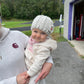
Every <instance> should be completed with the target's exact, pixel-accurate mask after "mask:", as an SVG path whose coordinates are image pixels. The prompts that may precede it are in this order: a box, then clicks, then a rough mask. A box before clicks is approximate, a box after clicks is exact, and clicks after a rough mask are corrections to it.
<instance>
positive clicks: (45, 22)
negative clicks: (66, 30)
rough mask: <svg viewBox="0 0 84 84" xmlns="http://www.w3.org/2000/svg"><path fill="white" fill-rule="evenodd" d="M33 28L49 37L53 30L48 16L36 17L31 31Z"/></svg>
mask: <svg viewBox="0 0 84 84" xmlns="http://www.w3.org/2000/svg"><path fill="white" fill-rule="evenodd" d="M34 28H37V29H40V30H42V31H44V32H45V33H46V34H48V35H49V34H51V33H52V32H53V30H54V25H53V21H52V20H51V18H50V17H48V16H44V15H38V16H36V17H35V19H34V20H33V22H32V26H31V30H32V29H34Z"/></svg>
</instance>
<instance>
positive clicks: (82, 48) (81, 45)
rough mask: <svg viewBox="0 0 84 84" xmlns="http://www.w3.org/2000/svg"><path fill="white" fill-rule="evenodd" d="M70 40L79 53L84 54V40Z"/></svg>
mask: <svg viewBox="0 0 84 84" xmlns="http://www.w3.org/2000/svg"><path fill="white" fill-rule="evenodd" d="M69 42H70V43H71V44H72V45H74V48H75V50H76V51H77V52H78V54H79V55H81V56H84V41H77V40H71V41H69Z"/></svg>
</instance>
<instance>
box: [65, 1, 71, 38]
mask: <svg viewBox="0 0 84 84" xmlns="http://www.w3.org/2000/svg"><path fill="white" fill-rule="evenodd" d="M71 1H72V0H65V3H64V37H65V38H66V39H68V21H69V3H70V2H71Z"/></svg>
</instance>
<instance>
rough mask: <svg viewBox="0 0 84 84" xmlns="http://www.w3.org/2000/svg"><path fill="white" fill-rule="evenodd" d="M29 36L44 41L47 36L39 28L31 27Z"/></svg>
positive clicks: (37, 40)
mask: <svg viewBox="0 0 84 84" xmlns="http://www.w3.org/2000/svg"><path fill="white" fill-rule="evenodd" d="M31 36H32V38H33V39H34V40H35V41H36V42H44V41H45V40H46V38H47V34H46V33H45V32H43V31H41V30H39V29H33V30H32V35H31Z"/></svg>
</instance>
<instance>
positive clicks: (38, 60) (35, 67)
mask: <svg viewBox="0 0 84 84" xmlns="http://www.w3.org/2000/svg"><path fill="white" fill-rule="evenodd" d="M35 51H36V54H37V55H36V56H35V60H34V63H33V64H32V66H31V67H30V69H29V70H28V71H27V73H28V74H29V76H34V75H36V74H37V73H38V72H39V71H40V70H41V69H42V66H43V64H44V63H45V61H46V60H47V58H48V57H49V56H50V49H48V48H46V47H44V46H40V47H38V48H37V49H36V50H35Z"/></svg>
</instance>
